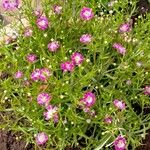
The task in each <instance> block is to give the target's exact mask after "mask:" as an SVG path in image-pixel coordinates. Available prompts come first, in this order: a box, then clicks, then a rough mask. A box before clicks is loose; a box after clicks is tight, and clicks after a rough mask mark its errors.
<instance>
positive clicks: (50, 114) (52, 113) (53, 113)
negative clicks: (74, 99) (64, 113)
mask: <svg viewBox="0 0 150 150" xmlns="http://www.w3.org/2000/svg"><path fill="white" fill-rule="evenodd" d="M46 109H47V111H46V112H44V116H45V119H46V120H50V119H53V120H54V122H57V121H58V114H57V112H58V108H57V107H56V106H52V105H48V107H47V108H46Z"/></svg>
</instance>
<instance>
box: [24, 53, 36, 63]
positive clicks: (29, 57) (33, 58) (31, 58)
mask: <svg viewBox="0 0 150 150" xmlns="http://www.w3.org/2000/svg"><path fill="white" fill-rule="evenodd" d="M26 59H27V61H28V62H30V63H34V62H36V60H37V56H36V55H35V54H28V55H27V57H26Z"/></svg>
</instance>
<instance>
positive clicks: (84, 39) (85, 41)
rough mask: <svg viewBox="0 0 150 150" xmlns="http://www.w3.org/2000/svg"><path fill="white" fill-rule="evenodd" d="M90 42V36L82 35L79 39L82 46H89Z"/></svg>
mask: <svg viewBox="0 0 150 150" xmlns="http://www.w3.org/2000/svg"><path fill="white" fill-rule="evenodd" d="M91 41H92V36H91V35H90V34H83V35H82V36H81V37H80V42H81V43H83V44H89V43H90V42H91Z"/></svg>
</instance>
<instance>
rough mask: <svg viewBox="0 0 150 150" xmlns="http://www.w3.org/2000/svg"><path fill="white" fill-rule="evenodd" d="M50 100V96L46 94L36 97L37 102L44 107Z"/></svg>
mask: <svg viewBox="0 0 150 150" xmlns="http://www.w3.org/2000/svg"><path fill="white" fill-rule="evenodd" d="M51 99H52V96H50V95H49V94H47V93H40V94H39V95H38V97H37V102H38V104H40V105H45V106H47V105H48V103H49V101H50V100H51Z"/></svg>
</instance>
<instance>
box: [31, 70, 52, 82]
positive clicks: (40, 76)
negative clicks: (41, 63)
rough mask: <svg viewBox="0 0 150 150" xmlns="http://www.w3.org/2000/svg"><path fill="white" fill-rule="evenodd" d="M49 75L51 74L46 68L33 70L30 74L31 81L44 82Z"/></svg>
mask: <svg viewBox="0 0 150 150" xmlns="http://www.w3.org/2000/svg"><path fill="white" fill-rule="evenodd" d="M51 75H52V73H51V71H50V70H49V69H48V68H42V69H35V70H34V71H33V72H32V74H31V79H32V80H34V81H38V80H41V81H46V80H47V78H48V77H50V76H51Z"/></svg>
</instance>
